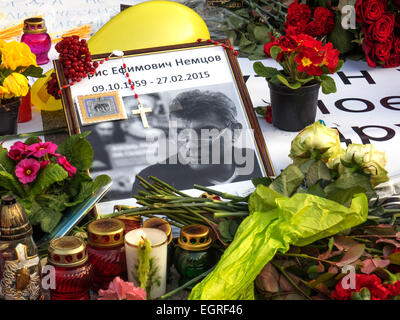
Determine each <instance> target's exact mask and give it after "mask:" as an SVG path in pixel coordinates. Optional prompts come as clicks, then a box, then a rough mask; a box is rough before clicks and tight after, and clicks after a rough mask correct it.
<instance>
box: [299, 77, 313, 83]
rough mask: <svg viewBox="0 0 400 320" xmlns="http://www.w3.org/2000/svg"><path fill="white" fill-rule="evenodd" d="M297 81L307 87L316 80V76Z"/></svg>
mask: <svg viewBox="0 0 400 320" xmlns="http://www.w3.org/2000/svg"><path fill="white" fill-rule="evenodd" d="M296 80H297V81H299V82H300V83H301V84H302V85H305V84H306V83H308V82H310V81H312V80H314V76H311V77H308V78H305V79H300V78H296Z"/></svg>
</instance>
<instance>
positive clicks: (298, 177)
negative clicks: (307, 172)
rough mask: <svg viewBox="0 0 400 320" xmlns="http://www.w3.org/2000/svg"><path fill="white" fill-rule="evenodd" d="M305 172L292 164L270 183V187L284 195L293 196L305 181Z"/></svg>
mask: <svg viewBox="0 0 400 320" xmlns="http://www.w3.org/2000/svg"><path fill="white" fill-rule="evenodd" d="M303 180H304V174H303V173H302V172H301V170H300V169H299V168H298V167H297V166H295V165H293V164H291V165H289V166H288V167H287V168H286V169H285V170H283V171H282V172H281V174H280V175H279V176H278V177H277V178H276V179H275V180H274V181H273V182H272V183H271V184H270V185H269V187H270V188H271V189H272V190H274V191H276V192H279V193H281V194H283V195H284V196H287V197H289V196H291V194H292V193H293V192H294V191H295V190H296V189H297V188H298V186H299V185H300V184H301V183H302V182H303Z"/></svg>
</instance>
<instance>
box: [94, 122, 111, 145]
mask: <svg viewBox="0 0 400 320" xmlns="http://www.w3.org/2000/svg"><path fill="white" fill-rule="evenodd" d="M94 130H95V131H96V132H97V134H98V135H99V137H100V139H101V140H102V141H103V142H104V143H110V142H112V137H113V133H114V124H113V123H112V122H103V123H99V124H96V126H95V129H94Z"/></svg>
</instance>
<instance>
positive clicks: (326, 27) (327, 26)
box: [314, 7, 335, 35]
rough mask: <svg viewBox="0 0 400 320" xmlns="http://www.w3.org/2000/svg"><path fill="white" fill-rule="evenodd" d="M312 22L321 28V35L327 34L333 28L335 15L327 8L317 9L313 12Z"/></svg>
mask: <svg viewBox="0 0 400 320" xmlns="http://www.w3.org/2000/svg"><path fill="white" fill-rule="evenodd" d="M314 22H315V23H316V24H319V25H320V26H321V28H322V30H323V31H322V33H321V35H323V34H329V33H331V32H332V30H333V28H334V27H335V15H334V14H333V12H332V11H331V10H329V9H327V8H324V7H318V8H316V9H315V11H314Z"/></svg>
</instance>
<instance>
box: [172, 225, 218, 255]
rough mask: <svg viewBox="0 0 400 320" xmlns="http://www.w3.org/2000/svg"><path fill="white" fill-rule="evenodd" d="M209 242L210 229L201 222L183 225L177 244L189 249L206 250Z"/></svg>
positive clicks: (210, 241) (210, 240) (209, 244)
mask: <svg viewBox="0 0 400 320" xmlns="http://www.w3.org/2000/svg"><path fill="white" fill-rule="evenodd" d="M211 243H212V239H211V237H210V229H209V228H208V227H207V226H204V225H202V224H191V225H188V226H184V227H183V228H182V229H181V234H180V237H179V239H178V246H180V247H181V248H182V249H185V250H190V251H201V250H206V249H208V248H209V247H210V246H211Z"/></svg>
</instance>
